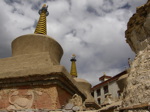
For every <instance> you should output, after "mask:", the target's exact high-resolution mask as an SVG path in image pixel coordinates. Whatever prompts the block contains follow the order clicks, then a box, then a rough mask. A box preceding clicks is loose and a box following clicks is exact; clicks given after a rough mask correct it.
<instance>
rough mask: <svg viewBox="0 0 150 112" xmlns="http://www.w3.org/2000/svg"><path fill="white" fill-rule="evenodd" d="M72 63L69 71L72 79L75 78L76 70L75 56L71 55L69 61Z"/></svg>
mask: <svg viewBox="0 0 150 112" xmlns="http://www.w3.org/2000/svg"><path fill="white" fill-rule="evenodd" d="M70 61H71V62H72V63H71V70H70V75H72V76H73V77H77V69H76V63H75V62H76V61H77V60H76V55H75V54H73V55H72V58H71V60H70Z"/></svg>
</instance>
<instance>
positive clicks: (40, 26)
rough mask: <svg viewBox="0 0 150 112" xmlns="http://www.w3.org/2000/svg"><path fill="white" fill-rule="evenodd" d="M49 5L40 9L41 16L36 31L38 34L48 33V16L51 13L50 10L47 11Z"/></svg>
mask: <svg viewBox="0 0 150 112" xmlns="http://www.w3.org/2000/svg"><path fill="white" fill-rule="evenodd" d="M47 8H48V6H47V5H46V4H44V5H43V7H42V8H41V9H40V10H39V14H40V18H39V21H38V24H37V26H36V29H35V31H34V33H36V34H44V35H46V34H47V31H46V16H48V15H49V12H48V11H47Z"/></svg>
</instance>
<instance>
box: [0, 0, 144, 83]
mask: <svg viewBox="0 0 150 112" xmlns="http://www.w3.org/2000/svg"><path fill="white" fill-rule="evenodd" d="M146 1H147V0H0V25H1V27H0V58H7V57H10V56H11V42H12V40H14V39H15V38H16V37H18V36H20V35H24V34H32V33H33V32H34V30H35V26H36V23H37V21H38V18H39V15H38V10H39V9H40V8H41V6H42V5H43V4H44V3H46V4H47V5H48V6H49V7H48V11H49V16H48V17H47V32H48V35H49V36H51V37H53V38H54V39H55V40H57V41H58V42H59V43H60V44H61V46H62V47H63V50H64V55H63V57H62V60H61V65H63V66H65V67H66V69H67V70H68V71H69V72H70V65H71V63H70V58H71V55H72V54H76V56H77V71H78V76H79V78H83V79H86V80H88V81H89V82H90V83H91V84H92V85H95V84H97V83H99V81H98V78H99V77H100V76H102V75H103V72H105V73H106V74H107V75H111V76H114V75H116V74H117V73H119V72H121V71H123V70H124V69H125V68H127V67H128V63H127V60H128V58H129V57H130V58H132V59H133V58H134V53H133V52H132V51H131V49H130V47H129V46H128V44H127V43H126V40H125V35H124V32H125V30H126V26H127V22H128V20H129V18H130V17H131V16H132V15H133V14H134V13H135V11H136V7H139V6H141V5H143V4H144V3H146Z"/></svg>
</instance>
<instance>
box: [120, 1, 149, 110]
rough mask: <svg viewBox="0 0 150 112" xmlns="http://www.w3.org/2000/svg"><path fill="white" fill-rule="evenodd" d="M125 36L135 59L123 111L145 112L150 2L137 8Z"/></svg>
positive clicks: (125, 90) (147, 95)
mask: <svg viewBox="0 0 150 112" xmlns="http://www.w3.org/2000/svg"><path fill="white" fill-rule="evenodd" d="M125 34H126V38H127V43H128V44H129V45H130V47H131V49H132V50H133V51H134V52H135V53H136V57H135V59H134V60H133V62H132V63H131V67H130V69H129V73H128V75H129V76H128V78H127V87H126V88H125V89H124V94H123V97H124V98H123V103H122V106H123V108H124V109H123V110H126V112H127V111H130V112H132V111H134V112H139V111H140V112H145V110H144V109H145V108H147V109H148V107H145V106H143V105H144V104H148V103H149V102H150V0H148V2H147V3H146V4H145V5H143V6H141V7H139V8H137V11H136V13H135V14H134V15H133V16H132V17H131V19H130V20H129V22H128V29H127V30H126V32H125ZM135 105H138V106H137V107H138V108H136V106H135ZM133 107H134V109H133ZM132 109H133V110H132Z"/></svg>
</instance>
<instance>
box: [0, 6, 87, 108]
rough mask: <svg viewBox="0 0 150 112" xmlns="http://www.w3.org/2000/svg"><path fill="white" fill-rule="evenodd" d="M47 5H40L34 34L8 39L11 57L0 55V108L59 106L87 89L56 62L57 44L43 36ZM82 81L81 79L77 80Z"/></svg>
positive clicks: (83, 96) (58, 56)
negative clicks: (1, 56) (10, 44)
mask: <svg viewBox="0 0 150 112" xmlns="http://www.w3.org/2000/svg"><path fill="white" fill-rule="evenodd" d="M47 9H48V6H47V5H45V4H44V5H43V7H42V8H41V9H40V11H39V14H40V18H39V21H38V24H37V27H36V29H35V32H34V34H27V35H22V36H19V37H17V38H16V39H15V40H14V41H13V42H12V57H9V58H3V59H0V109H1V110H23V109H49V110H56V109H61V108H62V106H63V105H66V104H67V102H68V100H69V99H71V98H72V96H73V95H74V94H77V95H78V96H80V97H81V99H82V101H85V100H86V99H87V97H88V96H87V91H85V88H84V89H83V88H82V86H80V83H78V82H79V81H76V80H75V79H74V78H73V77H72V76H71V75H70V74H69V73H68V71H67V70H66V69H65V67H64V66H62V65H60V60H61V57H62V55H63V49H62V47H61V45H60V44H59V43H58V42H57V41H56V40H55V39H53V38H51V37H49V36H47V30H46V16H48V14H49V13H48V10H47ZM81 82H82V81H81Z"/></svg>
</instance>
